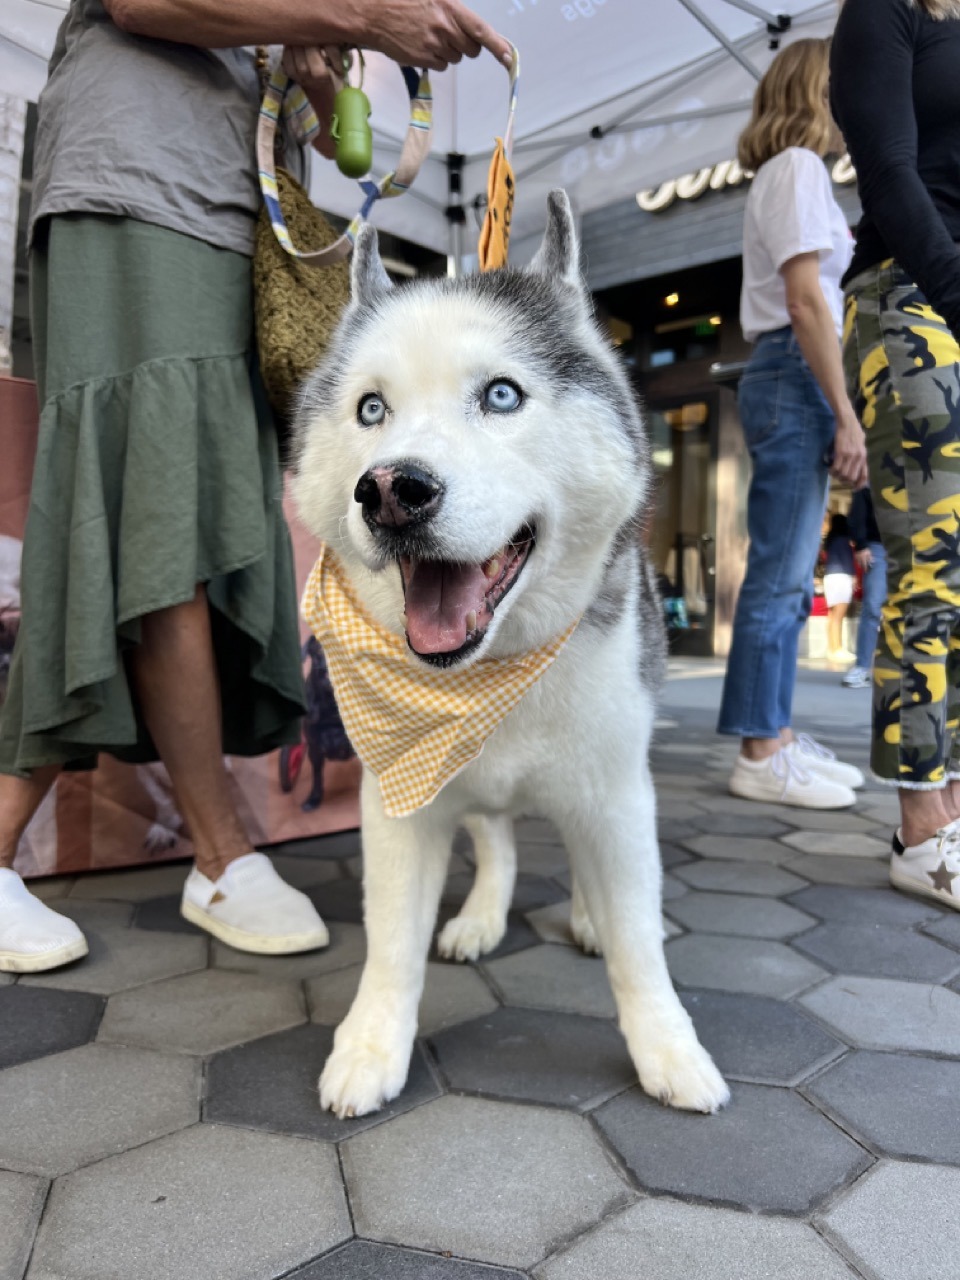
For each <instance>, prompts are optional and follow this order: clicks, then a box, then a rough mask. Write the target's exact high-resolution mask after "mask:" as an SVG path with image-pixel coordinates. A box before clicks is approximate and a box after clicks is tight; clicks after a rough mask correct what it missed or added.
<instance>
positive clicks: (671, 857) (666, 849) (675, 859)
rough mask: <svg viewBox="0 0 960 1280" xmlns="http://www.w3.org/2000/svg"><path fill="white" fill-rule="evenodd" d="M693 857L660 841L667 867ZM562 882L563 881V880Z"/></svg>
mask: <svg viewBox="0 0 960 1280" xmlns="http://www.w3.org/2000/svg"><path fill="white" fill-rule="evenodd" d="M692 861H693V858H692V857H691V856H690V853H689V851H688V850H687V849H681V847H680V846H679V845H677V844H673V843H672V842H671V841H669V840H661V841H660V862H661V863H662V865H663V866H664V867H665V868H671V869H672V868H673V867H682V866H686V865H687V863H689V862H692ZM561 883H562V882H561ZM569 891H570V883H569V881H567V892H569Z"/></svg>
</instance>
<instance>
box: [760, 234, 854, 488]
mask: <svg viewBox="0 0 960 1280" xmlns="http://www.w3.org/2000/svg"><path fill="white" fill-rule="evenodd" d="M780 274H781V275H782V276H783V283H784V285H785V287H786V293H787V311H788V313H789V315H790V323H791V325H792V326H793V331H794V333H795V334H796V335H797V342H798V343H799V344H800V350H801V351H802V352H803V357H804V359H805V360H806V362H807V364H808V365H809V366H810V368H811V370H812V372H813V376H814V377H815V378H816V380H817V382H818V383H819V386H820V390H821V391H822V392H823V394H824V396H825V397H826V401H827V403H828V404H829V406H830V408H831V409H832V410H833V416H834V418H835V419H836V423H837V434H836V439H835V442H834V461H833V467H832V468H831V470H832V472H833V474H834V475H835V476H836V477H837V479H838V480H845V481H846V482H847V483H848V484H852V485H853V486H854V488H859V487H860V486H861V485H862V484H864V482H865V481H866V474H867V460H866V445H865V443H864V438H863V429H862V428H861V426H860V423H859V422H858V421H857V415H856V414H855V413H854V411H853V405H852V404H851V403H850V401H849V399H848V397H847V389H846V383H845V381H844V377H843V364H842V361H841V358H840V344H839V342H838V341H837V331H836V329H835V327H834V323H833V316H832V315H831V313H830V308H829V306H828V305H827V300H826V298H825V297H824V296H823V289H822V287H821V285H820V259H819V254H817V253H800V254H797V256H796V257H795V258H790V259H788V261H786V262H785V263H784V264H783V266H782V267H781V268H780Z"/></svg>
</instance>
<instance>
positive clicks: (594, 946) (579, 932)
mask: <svg viewBox="0 0 960 1280" xmlns="http://www.w3.org/2000/svg"><path fill="white" fill-rule="evenodd" d="M570 932H571V933H572V934H573V940H574V942H575V943H576V944H577V946H578V947H579V948H580V950H581V951H583V952H585V953H586V954H587V955H588V956H599V955H602V954H603V950H602V948H601V946H600V939H599V938H598V937H597V931H596V929H594V927H593V921H592V920H591V919H590V914H589V912H588V911H587V904H586V902H585V901H584V897H583V890H582V889H581V888H580V882H579V881H578V880H577V877H576V875H575V874H574V875H573V887H572V890H571V898H570Z"/></svg>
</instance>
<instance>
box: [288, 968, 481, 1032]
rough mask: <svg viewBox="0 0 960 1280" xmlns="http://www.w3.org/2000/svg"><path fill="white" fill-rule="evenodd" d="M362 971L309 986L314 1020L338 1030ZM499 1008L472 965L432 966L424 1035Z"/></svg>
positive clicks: (424, 1000)
mask: <svg viewBox="0 0 960 1280" xmlns="http://www.w3.org/2000/svg"><path fill="white" fill-rule="evenodd" d="M361 973H362V968H361V966H359V965H355V966H354V967H353V968H352V969H342V970H340V971H339V972H338V973H330V974H327V975H325V976H324V977H323V978H315V979H313V980H312V981H311V982H308V983H307V996H308V1000H309V1005H310V1017H311V1018H312V1020H313V1021H314V1022H323V1023H326V1024H327V1025H328V1026H336V1025H337V1024H338V1023H339V1022H341V1021H342V1020H343V1018H344V1017H345V1016H346V1014H347V1011H348V1010H349V1008H350V1005H351V1004H352V1003H353V997H354V996H355V995H356V993H357V987H358V985H359V983H360V974H361ZM496 1008H497V1002H496V1000H495V999H494V997H493V995H492V993H491V991H490V988H489V987H488V986H487V984H486V983H485V982H484V980H483V978H482V977H481V976H480V974H479V973H478V972H477V971H476V969H474V968H473V967H472V966H470V965H452V964H428V965H427V976H426V981H425V982H424V987H423V996H422V997H421V999H420V1010H419V1017H418V1023H419V1028H420V1034H421V1035H430V1034H432V1033H433V1032H434V1031H442V1030H443V1028H444V1027H452V1026H455V1025H456V1024H457V1023H458V1022H468V1021H469V1020H470V1019H471V1018H477V1017H479V1016H480V1015H481V1014H484V1013H492V1012H493V1010H494V1009H496Z"/></svg>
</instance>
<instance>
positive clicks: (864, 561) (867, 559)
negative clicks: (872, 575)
mask: <svg viewBox="0 0 960 1280" xmlns="http://www.w3.org/2000/svg"><path fill="white" fill-rule="evenodd" d="M853 558H854V560H856V562H857V564H858V565H859V566H860V568H861V569H862V570H863V571H864V573H866V571H867V570H868V569H869V568H870V567H871V565H872V564H873V552H872V551H871V550H870V548H869V547H861V548H860V550H859V551H854V553H853Z"/></svg>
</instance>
